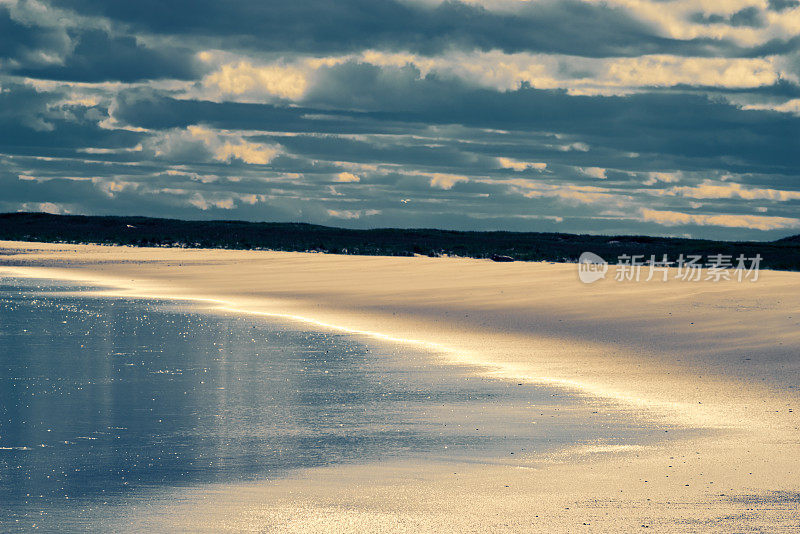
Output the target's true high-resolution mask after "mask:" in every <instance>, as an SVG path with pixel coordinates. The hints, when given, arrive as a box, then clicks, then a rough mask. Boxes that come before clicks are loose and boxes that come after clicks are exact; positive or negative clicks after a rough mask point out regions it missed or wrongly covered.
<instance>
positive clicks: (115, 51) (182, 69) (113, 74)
mask: <svg viewBox="0 0 800 534" xmlns="http://www.w3.org/2000/svg"><path fill="white" fill-rule="evenodd" d="M70 38H71V39H72V41H73V43H74V49H73V50H72V51H71V53H69V54H68V55H67V57H66V60H65V62H64V64H62V65H41V66H36V65H25V64H23V65H22V66H20V67H18V68H14V69H11V72H12V73H13V74H19V75H23V76H32V77H39V78H46V79H51V80H69V81H80V82H104V81H121V82H134V81H139V80H148V79H160V78H170V79H194V78H196V77H197V76H198V75H199V74H200V73H201V72H202V69H201V66H200V65H199V64H197V62H196V61H195V59H194V57H193V55H194V54H193V52H191V51H190V50H188V49H186V48H179V47H168V48H161V49H151V48H147V47H145V46H142V45H141V44H140V43H138V42H137V41H136V39H135V38H134V37H131V36H119V37H112V36H110V35H108V34H107V33H106V32H104V31H102V30H86V31H82V32H74V33H73V32H70Z"/></svg>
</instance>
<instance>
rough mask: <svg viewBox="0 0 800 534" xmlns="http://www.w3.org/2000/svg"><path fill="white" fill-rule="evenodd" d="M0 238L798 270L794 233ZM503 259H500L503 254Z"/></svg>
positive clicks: (80, 227)
mask: <svg viewBox="0 0 800 534" xmlns="http://www.w3.org/2000/svg"><path fill="white" fill-rule="evenodd" d="M0 239H5V240H14V241H39V242H51V243H54V242H57V243H99V244H114V245H130V246H168V247H189V248H225V249H264V250H267V249H268V250H284V251H300V252H304V251H308V252H311V251H317V252H327V253H332V254H360V255H370V256H377V255H380V256H412V255H414V254H424V255H428V256H441V255H451V256H462V257H470V258H492V257H493V256H494V257H495V259H497V260H502V259H505V260H506V261H508V260H510V259H514V260H518V261H559V262H560V261H568V262H574V261H577V259H578V256H580V254H581V253H582V252H584V251H591V252H594V253H596V254H599V255H600V256H602V257H603V258H604V259H606V260H607V261H608V262H609V263H616V262H617V258H618V257H619V256H621V255H623V254H627V255H643V256H645V258H644V259H645V260H647V259H649V258H650V256H651V255H655V256H656V259H657V260H661V258H662V257H663V255H664V254H666V255H667V257H668V259H669V260H671V261H674V260H676V259H677V258H678V256H679V255H680V254H684V255H690V254H692V255H700V256H703V258H704V260H705V259H706V258H707V257H708V256H710V255H715V254H729V255H731V256H733V257H734V259H735V258H736V257H737V256H739V255H740V254H744V255H745V256H746V257H748V258H749V257H754V256H755V255H756V254H760V255H761V257H762V258H763V260H762V262H761V267H762V268H769V269H782V270H800V236H793V237H788V238H785V239H780V240H778V241H772V242H752V241H750V242H733V241H710V240H701V239H681V238H671V237H648V236H599V235H574V234H561V233H540V232H461V231H453V230H434V229H397V228H379V229H370V230H350V229H344V228H333V227H328V226H318V225H313V224H305V223H254V222H244V221H183V220H176V219H155V218H149V217H95V216H82V215H50V214H46V213H6V214H0ZM503 257H505V258H503Z"/></svg>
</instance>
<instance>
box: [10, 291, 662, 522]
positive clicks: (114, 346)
mask: <svg viewBox="0 0 800 534" xmlns="http://www.w3.org/2000/svg"><path fill="white" fill-rule="evenodd" d="M81 289H88V288H80V287H77V286H74V285H67V284H65V283H63V282H49V283H46V282H42V281H33V282H32V281H24V280H11V279H7V278H6V279H0V503H2V506H0V527H2V528H0V530H4V531H5V530H9V529H15V528H19V529H30V528H33V527H37V528H43V529H45V530H52V529H55V528H56V527H61V528H64V527H65V526H66V525H67V524H68V525H69V528H68V529H69V530H80V529H88V530H97V529H99V528H101V527H102V525H96V524H93V523H91V521H92V520H91V519H89V517H90V514H89V515H86V516H85V517H86V519H85V521H86V522H82V521H81V517H84V516H83V515H82V513H83V512H85V511H91V510H97V509H98V508H102V507H103V506H106V505H107V506H115V507H120V506H122V507H124V506H125V505H126V502H129V500H130V502H133V500H134V499H140V498H141V496H142V495H146V494H147V492H148V491H153V490H154V489H155V490H162V489H168V488H170V487H179V486H193V487H195V486H198V485H203V484H211V483H220V482H222V483H228V482H231V483H233V482H241V481H250V480H266V479H272V478H276V477H280V476H282V475H285V474H286V473H288V472H289V471H291V470H293V469H298V468H305V467H314V466H323V465H330V464H336V463H346V462H350V463H352V462H362V461H376V460H389V459H393V458H415V457H419V458H425V459H432V458H435V459H439V460H442V459H444V460H447V459H454V460H471V459H474V460H477V461H485V460H487V459H493V460H494V459H498V458H500V459H502V458H508V457H510V455H512V454H518V455H519V454H530V453H532V452H536V453H541V452H546V451H551V450H554V449H556V448H558V447H563V446H565V445H575V444H580V443H594V442H598V441H600V442H602V443H605V444H625V443H633V442H637V441H639V440H642V439H646V438H648V436H649V437H652V436H655V435H658V433H660V432H663V430H662V429H660V428H651V427H646V426H644V425H643V424H642V423H640V422H636V420H635V418H631V419H630V420H627V419H626V420H625V421H622V420H620V418H619V417H618V416H612V415H609V414H604V413H603V407H602V406H601V405H599V404H597V403H593V402H591V401H590V400H588V399H583V398H580V397H577V396H573V395H567V394H565V393H564V392H563V391H561V390H557V389H551V388H545V387H541V386H534V385H522V384H516V383H508V382H503V381H498V380H493V379H490V378H486V377H482V376H480V374H479V373H478V372H477V371H476V370H475V369H470V368H467V367H457V366H452V365H446V364H443V363H441V362H439V361H437V359H436V356H435V355H432V354H428V353H426V352H424V351H420V350H416V349H415V350H410V349H408V348H407V347H397V346H394V345H392V344H389V343H379V342H376V341H374V340H368V339H361V338H358V337H356V336H351V335H342V334H337V333H330V332H312V331H306V330H303V329H302V327H299V326H298V325H297V324H292V323H281V322H277V321H272V320H270V321H266V320H264V319H263V318H259V317H252V316H236V315H231V314H229V315H225V314H220V313H215V312H212V311H208V310H204V309H202V308H201V307H198V306H195V305H191V306H190V305H186V304H180V303H176V302H168V301H148V300H133V299H125V298H110V297H109V298H107V297H97V296H87V295H85V294H81ZM67 518H72V519H70V520H69V523H67ZM75 518H77V520H76V519H75Z"/></svg>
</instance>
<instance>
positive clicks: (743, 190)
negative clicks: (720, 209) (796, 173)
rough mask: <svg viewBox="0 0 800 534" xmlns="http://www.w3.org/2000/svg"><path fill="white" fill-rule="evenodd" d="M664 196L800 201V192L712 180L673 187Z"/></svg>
mask: <svg viewBox="0 0 800 534" xmlns="http://www.w3.org/2000/svg"><path fill="white" fill-rule="evenodd" d="M662 194H664V195H670V196H681V197H686V198H698V199H714V198H741V199H744V200H775V201H778V202H785V201H788V200H800V191H785V190H781V189H764V188H757V187H745V186H743V185H742V184H739V183H735V182H712V181H710V180H705V181H704V182H703V183H701V184H700V185H697V186H693V187H690V186H682V187H681V186H676V187H671V188H669V189H667V190H665V191H664V192H663V193H662Z"/></svg>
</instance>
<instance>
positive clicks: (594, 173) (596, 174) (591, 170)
mask: <svg viewBox="0 0 800 534" xmlns="http://www.w3.org/2000/svg"><path fill="white" fill-rule="evenodd" d="M580 171H581V172H582V173H583V174H585V175H586V176H589V177H590V178H597V179H598V180H605V179H606V178H608V177H607V176H606V170H605V169H603V168H602V167H580Z"/></svg>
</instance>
